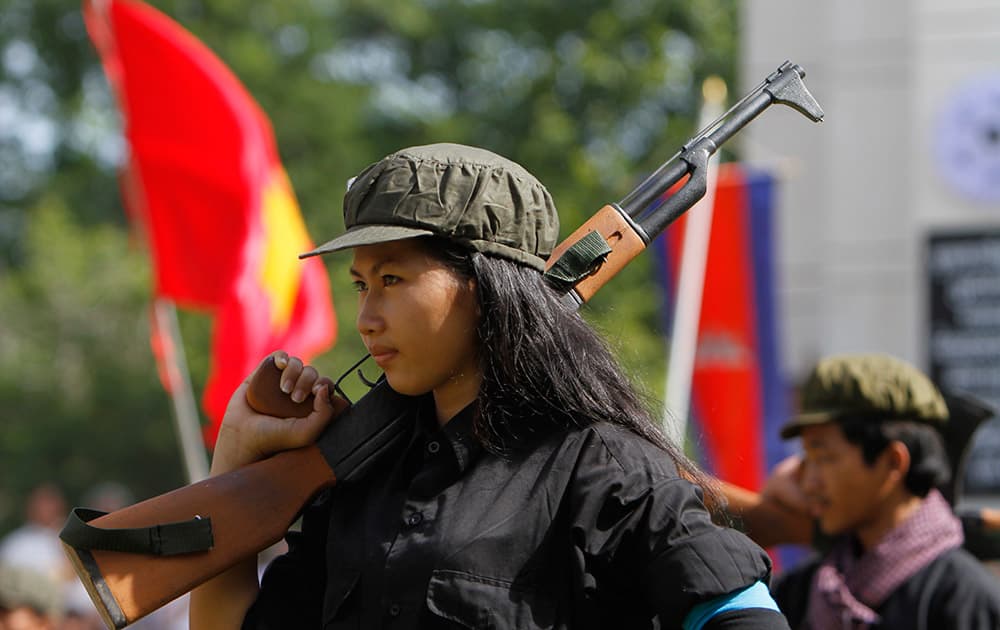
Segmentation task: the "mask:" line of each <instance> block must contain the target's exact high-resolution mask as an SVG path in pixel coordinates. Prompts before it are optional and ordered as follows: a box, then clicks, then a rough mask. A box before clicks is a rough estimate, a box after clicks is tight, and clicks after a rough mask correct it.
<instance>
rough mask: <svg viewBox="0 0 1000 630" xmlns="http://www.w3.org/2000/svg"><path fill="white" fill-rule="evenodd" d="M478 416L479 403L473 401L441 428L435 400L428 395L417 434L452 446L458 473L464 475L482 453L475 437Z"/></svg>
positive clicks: (421, 410) (423, 402) (423, 403)
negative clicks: (436, 413)
mask: <svg viewBox="0 0 1000 630" xmlns="http://www.w3.org/2000/svg"><path fill="white" fill-rule="evenodd" d="M478 415H479V403H478V402H477V401H472V402H471V403H469V405H468V406H466V407H465V408H464V409H462V410H461V411H459V412H458V413H457V414H456V415H455V417H454V418H452V419H451V420H449V421H448V423H447V424H445V425H444V427H440V428H439V427H438V424H437V418H435V417H434V398H433V397H432V396H430V395H428V396H427V398H426V399H425V400H424V401H422V404H421V408H420V420H419V421H418V422H417V426H418V429H417V432H418V433H422V434H423V435H424V438H425V440H426V441H432V440H440V441H441V442H442V443H446V444H448V445H449V446H451V450H452V452H453V453H454V454H455V461H456V462H457V464H458V471H459V473H464V472H465V471H466V470H467V469H468V468H469V466H470V465H471V464H472V462H474V461H475V459H476V457H478V455H479V453H480V452H481V451H482V446H481V445H480V444H479V441H478V440H477V439H476V436H475V420H476V417H477V416H478Z"/></svg>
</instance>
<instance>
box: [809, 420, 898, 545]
mask: <svg viewBox="0 0 1000 630" xmlns="http://www.w3.org/2000/svg"><path fill="white" fill-rule="evenodd" d="M802 448H803V460H802V478H801V482H802V490H803V491H804V492H805V494H806V496H807V497H808V498H809V507H810V511H811V512H812V515H813V516H814V517H816V518H817V519H818V520H819V525H820V529H821V530H822V531H823V533H825V534H829V535H836V534H844V533H859V530H864V529H866V528H870V527H877V526H878V523H879V521H880V520H881V519H882V518H883V517H884V514H883V512H884V511H885V509H886V508H885V506H886V503H885V499H886V497H887V496H888V494H889V493H890V491H891V490H892V487H893V485H894V483H898V482H895V481H893V479H891V478H890V476H889V465H888V461H887V460H888V456H887V453H885V452H883V453H881V454H880V455H879V457H878V458H877V459H876V460H875V462H874V463H873V464H871V465H869V464H866V463H865V460H864V458H863V456H862V454H861V448H860V447H859V446H857V445H856V444H851V443H850V442H848V441H847V439H846V438H845V437H844V433H843V431H841V429H840V426H839V425H838V424H836V423H827V424H820V425H815V426H808V427H805V428H803V429H802Z"/></svg>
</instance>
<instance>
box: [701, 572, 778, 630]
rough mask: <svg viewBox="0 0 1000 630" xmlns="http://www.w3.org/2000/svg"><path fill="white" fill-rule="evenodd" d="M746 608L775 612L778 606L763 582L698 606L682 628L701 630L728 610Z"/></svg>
mask: <svg viewBox="0 0 1000 630" xmlns="http://www.w3.org/2000/svg"><path fill="white" fill-rule="evenodd" d="M745 608H766V609H768V610H773V611H775V612H781V611H779V610H778V605H777V604H776V603H774V598H773V597H771V592H770V591H769V590H767V587H766V586H764V583H763V582H761V581H759V580H758V581H757V582H754V583H753V584H751V585H750V586H748V587H746V588H745V589H743V590H741V591H735V592H733V593H728V594H726V595H720V596H719V597H716V598H714V599H710V600H708V601H707V602H705V603H703V604H698V605H697V606H695V607H694V608H692V609H691V612H689V613H688V614H687V616H686V617H684V623H682V624H681V628H683V629H684V630H701V629H702V628H703V627H704V626H705V624H706V623H708V620H709V619H711V618H712V617H714V616H716V615H718V614H719V613H722V612H725V611H727V610H742V609H745Z"/></svg>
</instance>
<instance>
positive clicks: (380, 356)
mask: <svg viewBox="0 0 1000 630" xmlns="http://www.w3.org/2000/svg"><path fill="white" fill-rule="evenodd" d="M368 354H370V355H372V360H373V361H375V363H376V365H378V366H379V367H385V364H386V363H388V362H389V361H391V360H392V358H393V357H395V356H396V354H397V352H396V351H395V350H393V349H392V348H384V347H379V346H372V347H371V348H369V349H368Z"/></svg>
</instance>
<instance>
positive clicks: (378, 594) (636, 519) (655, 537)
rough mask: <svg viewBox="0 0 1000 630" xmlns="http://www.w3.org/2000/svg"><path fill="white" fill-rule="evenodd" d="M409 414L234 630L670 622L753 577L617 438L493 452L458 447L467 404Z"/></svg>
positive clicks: (319, 515)
mask: <svg viewBox="0 0 1000 630" xmlns="http://www.w3.org/2000/svg"><path fill="white" fill-rule="evenodd" d="M413 413H414V422H413V431H412V434H411V435H410V436H409V438H408V440H407V441H406V442H407V443H406V446H405V448H402V449H401V450H400V451H398V452H397V453H396V454H394V455H393V456H391V457H386V458H385V460H384V461H382V462H380V463H379V465H378V466H377V467H376V468H375V469H374V470H373V472H372V473H371V474H370V477H368V478H367V479H366V480H365V482H364V483H361V484H358V485H353V486H350V487H347V488H344V487H340V486H338V487H335V488H334V489H333V490H332V491H331V492H330V493H329V494H328V496H325V497H321V499H320V500H318V501H317V502H316V503H315V504H314V505H312V506H311V507H310V508H309V509H308V510H307V511H306V513H305V514H304V517H303V526H302V532H301V533H293V534H289V536H288V542H289V547H290V550H289V552H288V553H287V554H286V555H285V556H282V557H280V558H278V559H277V560H275V561H274V562H273V563H272V564H271V566H270V567H269V568H268V570H267V572H266V573H265V576H264V579H263V582H262V585H261V592H260V595H259V596H258V599H257V601H256V602H255V603H254V605H253V606H252V607H251V609H250V611H249V612H248V614H247V617H246V620H245V622H244V628H293V627H294V628H308V627H312V628H318V627H322V628H377V627H384V628H416V627H423V628H428V627H435V628H437V627H443V628H447V627H490V628H493V627H498V628H508V627H509V628H532V627H543V628H549V627H552V628H563V627H573V628H591V627H622V628H624V627H628V628H648V627H658V626H659V625H660V624H662V626H663V627H680V624H681V621H682V620H683V619H684V617H685V615H686V614H687V613H688V612H689V611H690V609H691V608H692V606H694V605H695V604H698V603H700V602H704V601H706V600H709V599H711V598H713V597H717V596H720V595H724V594H726V593H730V592H733V591H736V590H738V589H741V588H743V587H746V586H749V585H751V584H753V583H754V582H755V581H757V580H765V581H766V580H767V578H768V576H769V572H770V563H769V560H768V558H767V555H766V554H765V553H764V552H763V551H762V550H761V549H760V548H759V547H758V546H757V545H755V544H754V543H752V542H751V541H750V540H749V539H747V538H746V537H745V536H743V535H742V534H740V533H739V532H737V531H735V530H733V529H727V528H721V527H718V526H716V525H714V524H713V523H712V522H711V520H710V518H709V515H708V513H707V512H706V510H705V508H704V506H703V504H702V500H701V490H700V489H699V488H698V487H697V486H694V485H693V484H691V483H689V482H687V481H685V480H684V479H681V478H680V477H679V476H678V474H677V470H676V468H675V466H674V465H673V463H672V462H671V460H670V458H669V457H668V456H667V455H666V454H665V453H664V452H663V451H662V450H660V449H658V448H656V447H655V446H653V445H652V444H650V443H649V442H648V441H646V440H644V439H642V438H641V437H639V436H637V435H635V434H634V433H632V432H631V431H628V430H627V429H624V428H622V427H619V426H616V425H611V424H603V423H602V424H595V425H593V426H590V427H587V428H583V429H571V430H567V431H565V432H561V433H559V434H556V435H551V436H549V437H546V438H543V439H541V440H540V442H539V443H538V444H537V445H536V446H535V447H533V448H531V449H530V450H528V451H527V452H524V453H521V454H516V455H509V456H505V457H500V456H497V455H494V454H492V453H489V452H486V451H484V450H483V449H482V448H481V447H480V446H479V445H478V443H477V442H476V440H475V438H474V437H473V434H472V422H473V417H474V410H473V408H472V407H470V408H468V409H466V410H464V411H463V412H462V413H460V414H459V415H458V416H456V417H455V418H454V419H453V420H452V421H450V422H449V423H447V424H446V425H445V426H444V428H443V429H439V428H438V426H437V424H436V422H435V421H434V414H433V406H432V402H431V399H430V397H429V396H428V397H425V398H424V399H423V400H422V402H421V403H420V405H418V406H416V407H415V409H414V412H413ZM656 617H658V619H654V618H656ZM774 617H775V618H779V619H778V620H777V622H776V624H777V625H776V627H786V626H785V625H784V620H783V619H780V616H778V615H776V614H775V615H774ZM768 619H769V622H768V623H770V622H772V621H775V619H774V618H770V617H769V618H768ZM741 627H743V626H741ZM755 627H757V626H755ZM759 627H769V626H766V625H764V626H759Z"/></svg>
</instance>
